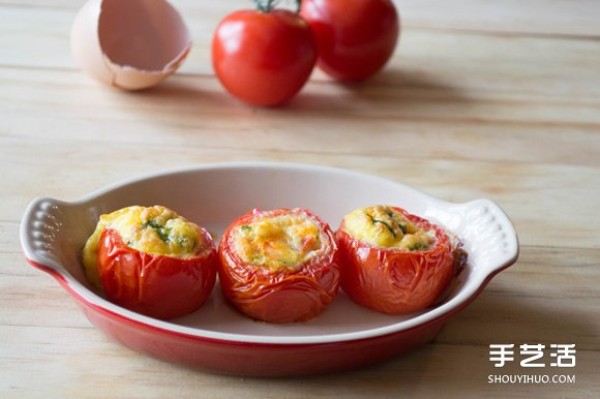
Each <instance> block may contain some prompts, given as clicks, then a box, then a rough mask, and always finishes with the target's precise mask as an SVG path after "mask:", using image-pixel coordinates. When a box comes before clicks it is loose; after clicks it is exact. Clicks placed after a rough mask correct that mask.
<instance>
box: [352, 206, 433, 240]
mask: <svg viewBox="0 0 600 399" xmlns="http://www.w3.org/2000/svg"><path fill="white" fill-rule="evenodd" d="M344 229H345V230H346V232H347V233H348V234H350V235H351V236H352V237H354V238H356V239H358V240H361V241H364V242H366V243H368V244H370V245H373V246H378V247H384V248H398V249H406V250H409V251H426V250H428V249H429V248H431V246H432V245H433V243H434V241H435V231H434V230H424V229H422V228H420V227H419V226H417V225H416V224H415V223H413V222H411V221H410V220H408V219H407V218H406V216H404V214H403V213H402V212H400V211H399V210H397V209H395V208H392V207H389V206H383V205H377V206H371V207H367V208H359V209H356V210H354V211H352V212H350V213H349V214H348V215H346V216H345V217H344Z"/></svg>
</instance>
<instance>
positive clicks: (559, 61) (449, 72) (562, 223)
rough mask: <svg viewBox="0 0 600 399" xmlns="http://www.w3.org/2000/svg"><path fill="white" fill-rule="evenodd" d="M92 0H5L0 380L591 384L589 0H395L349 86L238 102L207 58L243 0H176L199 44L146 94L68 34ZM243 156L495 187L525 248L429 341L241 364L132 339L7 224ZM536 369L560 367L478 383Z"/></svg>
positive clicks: (206, 392)
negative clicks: (530, 356)
mask: <svg viewBox="0 0 600 399" xmlns="http://www.w3.org/2000/svg"><path fill="white" fill-rule="evenodd" d="M83 3H84V1H83V0H55V1H51V2H49V1H42V0H0V22H1V23H0V171H1V173H2V176H1V183H0V205H1V206H0V234H1V235H0V309H1V310H0V397H2V398H108V397H115V398H116V397H127V398H148V397H164V398H176V397H210V398H234V397H244V398H299V397H319V398H325V397H334V396H335V397H340V398H360V397H370V398H373V397H390V398H400V397H423V398H432V397H456V398H466V397H476V398H480V397H498V398H506V397H522V398H559V397H568V398H593V397H594V398H597V397H599V395H600V382H599V379H598V374H599V373H600V357H599V353H598V351H599V350H600V310H599V309H600V306H599V305H600V304H599V299H600V292H599V290H598V285H599V284H598V281H600V238H599V236H600V235H599V233H600V228H599V227H598V226H599V222H600V214H599V213H598V205H599V203H600V160H599V158H600V2H595V1H590V0H587V1H586V0H572V1H568V2H566V1H560V0H518V1H517V0H505V1H499V2H491V1H486V0H455V1H452V2H450V1H435V0H398V1H397V4H398V6H399V10H400V13H401V15H402V18H403V32H402V37H401V41H400V44H399V46H398V48H397V51H396V53H395V55H394V57H393V59H392V60H391V62H390V64H389V65H388V66H387V68H386V69H385V70H384V71H383V72H381V73H380V74H378V75H377V76H376V77H374V78H373V79H371V80H369V81H367V82H365V83H363V84H359V85H340V84H338V83H335V82H333V81H331V80H330V79H328V78H327V77H326V76H324V75H323V74H322V73H319V72H316V73H315V74H313V76H312V77H311V79H310V81H309V83H308V85H307V86H306V87H305V88H304V90H303V91H302V93H301V94H300V95H299V96H297V97H296V98H295V99H294V100H293V101H292V102H291V103H289V104H288V105H287V106H286V107H283V108H278V109H262V108H253V107H249V106H246V105H244V104H242V103H240V102H238V101H236V100H235V99H233V98H232V97H230V96H228V95H227V94H226V93H225V92H224V90H223V89H222V87H221V86H220V84H219V82H218V81H217V80H216V78H215V76H214V74H213V72H212V68H211V63H210V39H211V35H212V32H213V30H214V28H215V26H216V24H217V22H218V21H219V20H220V19H221V18H222V17H223V16H225V15H226V14H227V13H228V12H229V11H232V10H234V9H237V8H245V7H249V6H250V1H249V0H248V1H246V0H235V1H234V0H228V1H223V2H216V1H203V2H200V1H192V0H177V1H175V0H174V1H173V2H172V3H173V4H174V5H175V6H176V7H177V9H178V10H179V11H180V12H181V13H182V14H183V15H184V18H185V20H186V22H187V24H188V27H189V29H190V31H191V32H192V35H193V39H194V47H193V50H192V53H191V54H190V56H189V58H188V59H187V60H186V62H185V63H184V65H183V66H182V68H181V69H180V70H179V71H178V73H177V74H176V75H174V76H172V77H171V78H170V79H168V80H167V81H166V82H164V83H163V84H161V85H160V86H158V87H156V88H155V89H153V90H148V91H144V92H139V93H126V92H121V91H118V90H114V89H110V88H108V87H105V86H102V85H99V84H97V83H96V82H94V81H92V80H91V79H89V78H88V77H87V76H86V75H84V74H83V73H82V72H81V71H80V70H78V69H77V68H76V67H75V65H74V62H73V61H72V58H71V54H70V50H69V32H70V27H71V23H72V21H73V18H74V16H75V13H76V11H77V10H78V9H79V8H80V7H81V6H82V5H83ZM241 160H244V161H245V160H274V161H291V162H302V163H311V164H323V165H333V166H337V167H343V168H348V169H352V170H357V171H362V172H367V173H371V174H375V175H379V176H382V177H386V178H389V179H393V180H396V181H399V182H403V183H405V184H408V185H411V186H414V187H417V188H419V189H421V190H423V191H425V192H428V193H429V194H432V195H434V196H437V197H440V198H443V199H445V200H448V201H453V202H463V201H469V200H473V199H476V198H481V197H487V198H490V199H492V200H494V201H496V202H497V203H498V204H500V205H501V206H502V207H503V209H504V210H505V211H506V212H507V213H508V215H509V216H510V217H511V219H512V221H513V223H514V225H515V228H516V230H517V232H518V234H519V239H520V243H521V255H520V258H519V260H518V262H517V263H516V264H515V265H514V266H512V267H511V268H509V269H508V270H507V271H505V272H503V273H501V274H500V275H498V276H497V277H496V278H494V279H493V280H492V282H491V284H490V285H489V286H488V287H487V289H486V290H485V291H484V293H483V294H482V295H481V296H480V297H479V298H478V299H477V300H476V301H475V302H474V303H473V304H472V305H471V306H470V307H468V308H467V309H466V310H464V311H463V312H462V313H461V314H460V315H459V316H458V317H457V318H456V319H454V320H453V321H452V322H451V323H449V324H448V325H447V326H446V327H445V328H444V330H443V331H442V333H441V334H440V335H439V336H438V338H437V339H436V340H435V342H432V343H431V344H428V345H426V346H425V347H424V348H422V349H419V350H416V351H414V352H411V353H409V354H407V355H404V356H401V357H398V358H396V359H393V360H391V361H389V362H386V363H384V364H379V365H376V366H374V367H370V368H368V369H363V370H356V371H353V372H348V373H342V374H333V375H323V376H317V377H310V378H301V379H295V378H284V379H252V378H239V377H228V376H222V375H214V374H210V373H205V372H200V371H195V370H189V369H185V368H181V367H178V366H174V365H171V364H168V363H164V362H161V361H158V360H154V359H151V358H148V357H145V356H143V355H140V354H138V353H135V352H133V351H131V350H129V349H127V348H124V347H122V346H121V345H119V344H117V343H115V342H113V341H112V340H111V339H109V338H108V337H107V336H105V335H104V334H103V333H102V332H101V331H99V330H97V329H95V328H94V327H93V326H92V325H91V324H90V323H89V322H88V321H87V319H86V318H85V317H84V315H83V314H82V313H81V312H80V311H79V308H78V306H77V305H76V304H75V302H74V301H73V300H72V299H71V297H70V296H69V295H68V294H67V293H66V292H65V291H64V290H63V289H62V288H61V287H60V286H59V285H58V284H57V283H56V281H55V280H54V279H52V278H50V277H49V276H48V275H47V274H45V273H41V272H40V271H38V270H36V269H34V268H32V267H30V266H29V265H28V264H27V263H26V262H25V260H24V257H23V256H22V253H21V250H20V244H19V241H18V228H19V223H20V219H21V216H22V214H23V211H24V209H25V207H26V205H27V204H28V203H29V201H31V200H32V199H33V198H35V197H39V196H50V197H54V198H59V199H63V200H75V199H78V198H79V197H81V196H83V195H85V194H86V193H88V192H90V191H92V190H95V189H98V188H100V187H103V186H104V185H107V184H109V183H112V182H115V181H117V180H119V179H123V178H128V177H132V176H135V175H139V174H142V173H146V172H153V171H158V170H160V169H163V168H172V167H182V166H191V165H197V164H205V163H211V162H222V161H241ZM493 344H514V345H515V347H516V348H519V345H522V344H543V345H545V349H544V351H543V355H544V358H543V364H544V365H545V367H543V368H534V369H532V368H526V367H523V366H522V365H521V364H520V362H519V361H518V359H517V361H514V362H510V363H509V364H507V365H506V366H505V367H503V368H495V367H494V365H493V363H492V362H491V361H490V345H493ZM552 344H560V345H568V344H575V345H576V357H575V359H576V365H575V367H551V366H550V362H551V361H553V360H555V359H553V358H551V355H552V353H551V351H552V350H551V349H550V348H551V345H552ZM517 354H518V353H517ZM521 354H522V353H521ZM533 374H535V375H538V374H543V375H548V376H554V375H557V376H559V377H560V378H563V379H565V378H568V379H570V380H569V381H568V382H562V383H560V382H559V383H555V382H553V381H549V382H547V383H543V382H537V383H535V382H533V383H532V382H529V383H510V382H499V383H490V376H494V375H504V376H508V377H501V378H509V377H510V376H518V375H525V376H530V375H533ZM573 379H574V381H573Z"/></svg>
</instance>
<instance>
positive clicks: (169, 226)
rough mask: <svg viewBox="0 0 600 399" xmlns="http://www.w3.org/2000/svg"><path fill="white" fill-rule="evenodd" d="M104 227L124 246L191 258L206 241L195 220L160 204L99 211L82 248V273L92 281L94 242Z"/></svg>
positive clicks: (94, 280)
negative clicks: (117, 237) (104, 212)
mask: <svg viewBox="0 0 600 399" xmlns="http://www.w3.org/2000/svg"><path fill="white" fill-rule="evenodd" d="M106 229H111V230H115V231H116V232H117V233H118V234H119V235H120V237H121V239H122V240H123V243H125V244H126V245H127V246H129V247H131V248H134V249H137V250H138V251H140V252H145V253H149V254H153V255H165V256H171V257H176V258H191V257H194V256H196V255H197V254H198V253H200V252H201V251H202V250H203V249H204V248H205V247H206V245H207V244H208V243H206V242H205V237H204V235H203V234H201V232H200V228H199V227H198V226H197V225H196V224H194V223H192V222H190V221H188V220H186V219H184V218H183V217H181V216H179V215H178V214H177V213H175V212H174V211H172V210H170V209H168V208H165V207H164V206H152V207H142V206H130V207H127V208H123V209H120V210H118V211H115V212H112V213H109V214H105V215H102V216H100V220H99V221H98V224H97V225H96V229H95V230H94V232H93V233H92V235H91V236H90V238H88V240H87V242H86V244H85V246H84V248H83V265H84V268H85V271H86V275H87V277H88V279H89V280H90V281H91V282H92V283H93V284H95V285H98V283H99V281H98V273H97V266H98V265H97V262H98V261H97V257H98V245H99V243H100V237H101V236H102V233H103V232H104V231H105V230H106Z"/></svg>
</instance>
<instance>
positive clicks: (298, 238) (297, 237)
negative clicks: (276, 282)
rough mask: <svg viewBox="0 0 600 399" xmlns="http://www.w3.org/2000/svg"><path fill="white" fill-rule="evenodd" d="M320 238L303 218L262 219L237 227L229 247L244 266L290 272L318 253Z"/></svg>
mask: <svg viewBox="0 0 600 399" xmlns="http://www.w3.org/2000/svg"><path fill="white" fill-rule="evenodd" d="M323 234H324V233H323V232H322V229H321V228H320V227H319V225H318V224H317V223H316V222H315V221H313V220H312V219H311V218H309V217H307V216H306V215H297V214H286V215H279V216H274V217H273V216H269V215H265V216H259V217H257V218H255V219H254V220H252V222H251V223H249V224H245V225H241V226H239V227H237V229H236V231H234V233H233V235H232V237H233V240H232V247H233V249H234V251H235V253H236V254H237V255H238V256H239V257H240V259H241V260H242V261H243V262H245V263H247V264H251V265H253V266H257V267H261V268H265V269H268V270H270V271H285V270H287V271H292V270H297V269H298V268H300V267H301V266H302V264H303V263H305V262H306V261H308V260H310V259H311V258H313V257H314V256H316V255H318V254H319V253H321V250H322V249H323V246H324V244H323V243H324V242H325V237H323Z"/></svg>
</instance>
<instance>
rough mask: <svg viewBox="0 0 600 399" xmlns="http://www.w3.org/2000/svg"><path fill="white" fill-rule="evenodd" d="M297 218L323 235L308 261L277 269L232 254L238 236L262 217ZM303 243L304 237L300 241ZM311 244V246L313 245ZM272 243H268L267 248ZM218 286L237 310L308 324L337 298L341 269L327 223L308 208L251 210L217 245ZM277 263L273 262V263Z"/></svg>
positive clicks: (265, 318)
mask: <svg viewBox="0 0 600 399" xmlns="http://www.w3.org/2000/svg"><path fill="white" fill-rule="evenodd" d="M287 215H300V216H301V217H306V218H309V219H310V220H312V221H313V222H314V223H315V224H316V225H317V226H318V229H319V230H320V231H321V242H320V244H319V245H320V247H319V249H318V250H316V252H314V253H313V254H312V255H311V256H310V257H309V258H308V260H305V261H303V262H301V263H299V264H294V265H292V267H291V268H290V267H278V268H276V269H273V268H269V267H265V265H262V264H256V263H254V262H252V261H245V260H244V259H243V258H242V256H241V255H240V254H239V253H238V252H237V251H236V249H235V248H236V244H235V240H236V239H239V238H236V235H237V234H239V232H240V231H241V230H244V229H248V228H250V227H251V225H252V223H253V221H255V220H257V219H258V218H261V219H263V220H264V218H277V217H280V216H287ZM300 238H302V237H300ZM313 243H314V242H313ZM275 245H276V244H275V243H274V242H273V241H270V240H267V241H266V242H265V246H266V247H273V246H275ZM219 258H220V260H221V262H220V266H219V282H220V283H221V288H222V291H223V294H224V296H225V297H226V298H227V299H228V300H229V302H230V303H231V304H233V305H234V306H235V307H236V308H237V309H238V310H240V311H241V312H242V313H244V314H246V315H247V316H250V317H252V318H254V319H257V320H262V321H267V322H271V323H290V322H296V321H305V320H309V319H311V318H313V317H315V316H316V315H318V314H319V313H321V312H322V311H323V310H324V309H325V307H326V306H327V305H328V304H329V303H330V302H331V301H332V300H333V299H334V298H335V296H336V294H337V292H338V288H339V278H340V270H339V268H340V265H339V259H338V252H337V244H336V242H335V237H334V235H333V231H332V230H331V228H330V227H329V225H328V224H326V223H325V222H323V221H322V220H321V219H319V218H318V217H317V216H315V215H314V214H313V213H312V212H310V211H309V210H307V209H291V210H290V209H276V210H272V211H258V210H254V211H251V212H248V213H247V214H245V215H242V216H240V217H239V218H238V219H236V220H235V221H234V222H233V223H231V225H230V226H229V227H228V228H227V230H226V231H225V233H224V234H223V237H222V238H221V241H220V243H219ZM273 260H274V261H277V259H273Z"/></svg>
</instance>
